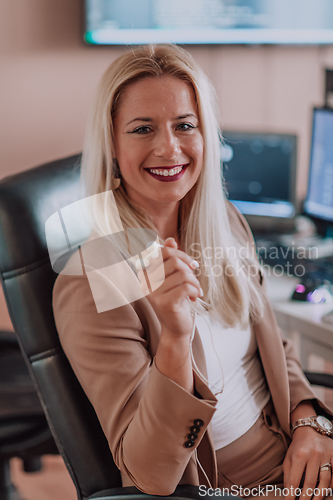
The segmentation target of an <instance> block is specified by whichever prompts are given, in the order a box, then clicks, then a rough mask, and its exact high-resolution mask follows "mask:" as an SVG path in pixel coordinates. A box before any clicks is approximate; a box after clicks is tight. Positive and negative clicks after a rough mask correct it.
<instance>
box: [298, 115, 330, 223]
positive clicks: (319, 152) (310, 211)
mask: <svg viewBox="0 0 333 500" xmlns="http://www.w3.org/2000/svg"><path fill="white" fill-rule="evenodd" d="M304 211H305V213H306V214H307V215H310V216H312V217H314V218H317V219H320V220H324V221H328V222H332V223H333V109H327V108H315V109H314V110H313V121H312V141H311V155H310V169H309V180H308V193H307V197H306V200H305V202H304Z"/></svg>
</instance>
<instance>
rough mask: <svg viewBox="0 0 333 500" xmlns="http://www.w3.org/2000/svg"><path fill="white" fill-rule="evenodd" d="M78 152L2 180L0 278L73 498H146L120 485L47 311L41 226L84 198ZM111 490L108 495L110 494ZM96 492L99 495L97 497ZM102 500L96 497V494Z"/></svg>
mask: <svg viewBox="0 0 333 500" xmlns="http://www.w3.org/2000/svg"><path fill="white" fill-rule="evenodd" d="M79 167H80V155H76V156H72V157H70V158H65V159H63V160H58V161H55V162H52V163H49V164H46V165H43V166H40V167H37V168H34V169H32V170H29V171H26V172H23V173H20V174H17V175H15V176H12V177H8V178H6V179H3V180H2V181H1V182H0V275H1V282H2V286H3V290H4V294H5V298H6V302H7V306H8V310H9V314H10V317H11V320H12V322H13V326H14V329H15V331H16V333H17V334H18V337H19V342H20V345H21V349H22V352H23V355H24V358H25V360H26V363H27V365H28V366H29V367H30V371H31V374H32V377H33V379H34V381H35V383H36V387H37V391H38V394H39V397H40V399H41V401H42V405H43V407H44V410H45V413H46V416H47V419H48V422H49V425H50V428H51V430H52V433H53V435H54V438H55V441H56V444H57V446H58V449H59V451H60V453H61V455H62V457H63V459H64V461H65V464H66V466H67V469H68V471H69V473H70V475H71V477H72V480H73V482H74V484H75V486H76V490H77V495H78V499H79V500H81V499H82V500H83V499H86V498H88V497H90V496H91V495H94V494H95V496H94V498H97V497H98V498H100V497H99V496H98V495H99V494H98V492H100V491H102V490H103V498H105V497H108V496H112V497H113V498H115V499H116V498H122V495H124V494H127V495H129V496H128V497H127V498H128V499H129V498H133V499H139V498H147V497H148V498H151V497H149V496H148V495H145V494H142V493H140V492H139V491H138V490H136V488H121V479H120V473H119V471H118V469H117V467H116V466H115V464H114V462H113V459H112V455H111V452H110V450H109V446H108V443H107V440H106V438H105V436H104V433H103V431H102V429H101V427H100V424H99V422H98V419H97V417H96V414H95V411H94V409H93V407H92V406H91V404H90V402H89V400H88V399H87V397H86V395H85V393H84V392H83V390H82V388H81V386H80V384H79V382H78V380H77V378H76V376H75V375H74V373H73V371H72V369H71V366H70V365H69V363H68V361H67V358H66V356H65V355H64V352H63V350H62V348H61V345H60V343H59V339H58V334H57V331H56V327H55V324H54V318H53V311H52V301H51V298H52V289H53V285H54V281H55V279H56V276H57V275H56V273H55V272H54V271H53V270H52V267H51V264H50V260H49V255H48V250H47V244H46V238H45V222H46V220H47V219H48V218H49V217H50V216H51V215H52V214H53V213H54V212H56V211H57V210H59V209H61V208H63V207H65V206H66V205H68V204H70V203H73V202H75V201H77V200H78V199H80V198H82V196H81V192H80V182H79V175H80V168H79ZM110 488H113V489H114V490H112V491H111V490H110ZM96 494H97V496H96ZM172 497H173V498H179V499H181V498H200V497H199V496H198V488H195V487H192V486H189V487H186V486H185V487H184V486H180V487H178V489H177V491H176V493H175V494H174V496H172ZM101 498H102V497H101Z"/></svg>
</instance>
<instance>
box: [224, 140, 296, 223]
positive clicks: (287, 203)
mask: <svg viewBox="0 0 333 500" xmlns="http://www.w3.org/2000/svg"><path fill="white" fill-rule="evenodd" d="M223 137H224V142H223V144H222V146H221V160H222V162H223V163H222V164H223V175H224V179H225V184H226V188H227V192H228V197H229V199H230V201H232V202H233V203H234V204H235V205H236V206H237V208H238V209H239V210H240V211H241V212H242V213H243V214H244V215H246V216H249V217H248V218H250V219H251V221H252V223H253V221H254V220H257V221H258V219H259V218H260V220H261V222H263V219H266V222H268V223H270V222H272V221H273V220H274V221H276V220H277V221H281V220H287V219H289V220H290V219H292V218H293V217H294V216H295V212H296V207H295V206H296V201H295V200H296V196H295V178H296V156H297V137H296V136H295V135H286V134H274V133H247V132H227V131H224V133H223ZM267 219H269V220H268V221H267ZM263 225H264V224H263Z"/></svg>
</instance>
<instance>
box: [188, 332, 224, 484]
mask: <svg viewBox="0 0 333 500" xmlns="http://www.w3.org/2000/svg"><path fill="white" fill-rule="evenodd" d="M192 352H193V358H194V361H195V363H196V367H194V372H195V375H196V376H195V388H196V390H197V391H198V393H199V394H200V388H201V387H202V386H203V385H204V386H205V387H206V386H207V384H206V382H205V381H204V379H206V380H207V366H206V358H205V352H204V348H203V345H202V342H201V339H200V335H199V332H198V329H197V328H195V334H194V338H193V343H192ZM197 452H198V458H199V461H200V463H201V465H202V467H203V469H204V471H205V473H206V474H207V476H208V477H209V480H210V482H211V484H212V487H213V488H217V484H218V481H217V463H216V454H215V448H214V440H213V430H212V425H211V423H210V424H209V425H208V427H207V431H206V433H205V434H204V436H203V438H202V440H201V443H200V444H199V446H198V448H197ZM198 469H199V468H198ZM199 477H200V481H201V482H200V484H205V483H206V481H205V479H204V477H203V474H202V473H201V471H200V469H199Z"/></svg>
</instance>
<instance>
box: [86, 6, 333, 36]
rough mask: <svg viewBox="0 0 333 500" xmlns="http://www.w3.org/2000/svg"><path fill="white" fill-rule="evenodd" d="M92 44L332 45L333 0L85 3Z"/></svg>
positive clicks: (87, 26) (87, 28)
mask: <svg viewBox="0 0 333 500" xmlns="http://www.w3.org/2000/svg"><path fill="white" fill-rule="evenodd" d="M84 38H85V41H86V42H87V43H89V44H93V45H122V44H124V45H128V44H130V45H132V44H146V43H181V44H330V43H333V0H85V35H84Z"/></svg>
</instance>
